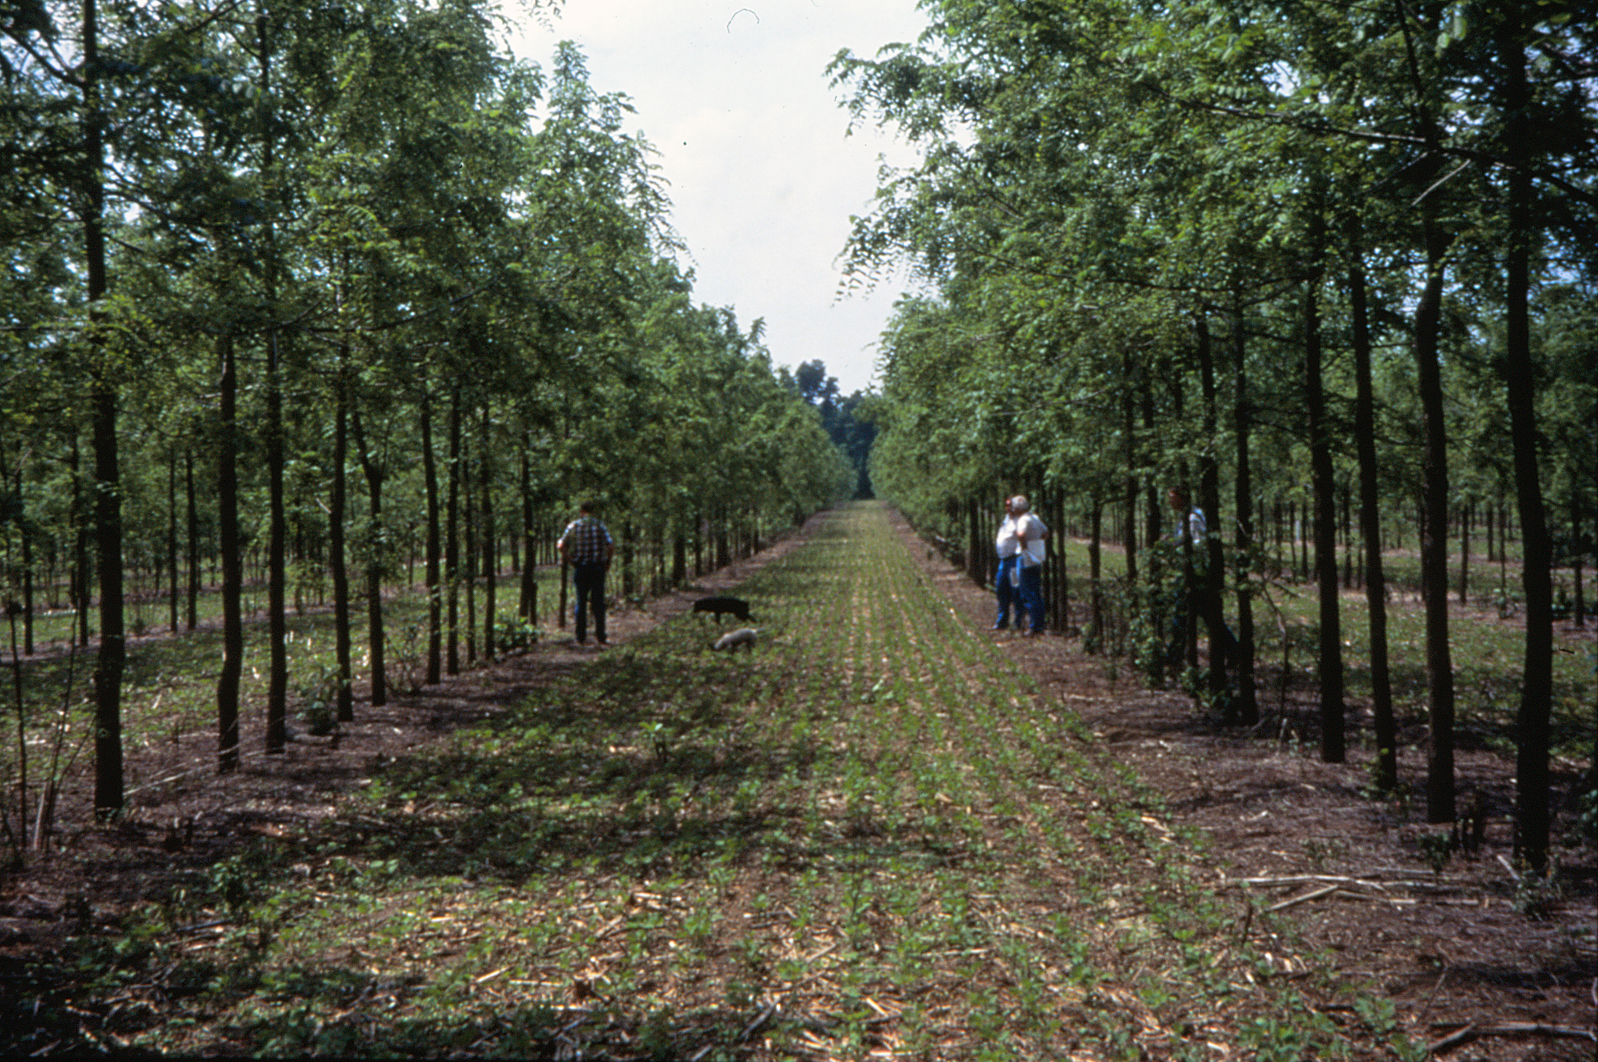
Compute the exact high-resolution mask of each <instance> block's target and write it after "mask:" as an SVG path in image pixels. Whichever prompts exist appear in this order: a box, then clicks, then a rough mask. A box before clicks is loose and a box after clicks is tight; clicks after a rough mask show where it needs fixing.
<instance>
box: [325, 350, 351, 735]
mask: <svg viewBox="0 0 1598 1062" xmlns="http://www.w3.org/2000/svg"><path fill="white" fill-rule="evenodd" d="M334 386H335V387H336V388H337V391H338V393H337V396H336V398H335V407H336V408H335V411H334V414H333V497H332V499H331V502H330V508H331V509H332V511H331V512H330V513H328V521H327V522H328V539H329V542H328V550H329V552H330V553H332V557H331V558H330V560H331V567H332V569H333V643H334V658H335V661H336V663H335V666H336V667H337V668H338V692H337V694H336V697H337V704H336V706H335V709H334V714H335V715H336V717H337V718H338V721H339V722H341V723H349V722H353V721H354V720H355V688H354V686H355V666H354V660H353V657H354V641H355V638H354V633H353V632H352V631H351V630H350V620H351V617H350V562H349V547H348V545H347V543H346V541H345V539H346V533H345V529H346V527H347V526H348V523H349V439H350V433H349V422H350V388H349V381H348V379H347V378H346V377H345V374H344V371H343V368H342V366H341V368H340V371H339V375H338V379H337V381H336V383H335V384H334Z"/></svg>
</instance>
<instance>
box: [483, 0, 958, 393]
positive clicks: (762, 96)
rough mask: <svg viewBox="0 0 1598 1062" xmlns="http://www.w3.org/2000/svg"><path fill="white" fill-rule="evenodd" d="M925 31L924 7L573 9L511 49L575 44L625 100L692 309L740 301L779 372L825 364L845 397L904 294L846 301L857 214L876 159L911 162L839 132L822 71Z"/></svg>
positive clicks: (905, 1)
mask: <svg viewBox="0 0 1598 1062" xmlns="http://www.w3.org/2000/svg"><path fill="white" fill-rule="evenodd" d="M925 25H926V20H925V18H924V16H923V15H922V14H921V13H920V12H919V11H917V10H916V4H915V0H566V3H565V11H564V12H563V14H562V15H561V16H560V17H558V18H556V19H553V20H551V24H550V25H549V26H548V27H547V28H546V27H544V26H540V25H538V24H537V23H536V22H535V21H534V20H532V19H527V20H526V22H525V23H524V26H523V33H522V35H521V37H520V38H518V39H515V40H513V41H512V42H511V45H512V48H513V50H514V51H515V53H516V54H517V56H518V57H519V58H523V59H528V60H533V61H536V62H538V63H539V64H541V65H543V66H545V67H548V66H549V64H550V60H551V58H552V56H553V55H554V49H555V44H556V43H557V42H558V41H560V40H571V41H575V42H576V43H577V45H578V46H579V47H580V48H581V49H582V51H583V54H584V55H585V56H586V57H587V60H588V74H589V83H590V84H591V85H592V86H593V88H594V90H595V91H597V92H605V93H608V92H620V93H623V94H625V95H627V96H629V97H631V99H632V103H633V106H634V107H635V108H636V109H637V113H636V114H635V115H632V116H631V118H632V121H631V122H630V123H629V126H628V131H629V132H635V133H642V134H643V136H644V137H645V139H647V140H648V141H649V142H650V143H651V144H653V145H654V147H655V148H656V149H657V150H658V151H659V152H660V155H659V157H658V159H657V162H658V163H659V165H660V167H661V170H660V174H661V176H662V177H664V178H665V180H666V181H667V182H669V184H668V187H667V189H666V192H667V195H668V196H669V197H670V198H671V202H672V217H673V219H674V222H675V226H676V229H677V232H678V234H679V235H680V236H681V237H682V239H683V241H684V243H686V244H687V247H688V256H689V257H688V258H687V259H686V260H685V261H684V262H683V263H682V264H683V266H684V267H685V268H691V269H693V271H694V298H695V301H696V302H700V303H705V304H708V305H711V306H718V307H719V306H731V307H733V309H734V311H735V312H736V314H737V316H738V323H739V325H740V326H741V327H742V328H744V329H745V330H746V331H747V330H748V328H749V326H750V325H751V324H752V323H753V322H754V321H755V319H756V318H764V319H765V321H766V337H765V342H766V345H767V347H768V348H769V349H770V351H771V356H772V360H773V362H774V363H776V364H778V365H787V366H790V367H792V366H796V365H798V364H800V363H801V362H806V361H813V360H815V359H817V358H819V359H821V361H823V362H825V363H826V366H827V372H828V374H829V375H831V376H835V377H837V379H838V385H839V388H840V389H841V391H842V392H843V393H844V394H845V395H847V394H851V393H853V392H854V391H857V390H864V389H866V388H867V387H869V386H871V385H872V382H873V379H874V372H875V364H876V360H877V349H876V342H877V339H878V337H879V335H880V334H881V332H882V328H883V326H884V325H885V324H886V323H887V320H888V315H889V314H890V312H891V311H892V307H893V301H894V299H895V298H896V297H897V296H898V294H899V290H900V287H901V286H902V285H901V284H900V283H899V282H897V281H896V280H891V279H890V280H889V281H888V282H887V283H885V284H883V285H882V286H880V287H879V288H878V289H876V290H875V291H874V292H872V293H871V294H869V295H865V294H853V295H843V296H840V295H839V294H838V287H839V281H840V279H841V272H840V265H841V260H840V254H841V252H842V250H843V247H844V242H845V241H846V240H847V238H848V235H849V218H850V215H854V214H864V213H866V212H867V211H868V210H869V207H870V202H871V198H872V195H873V194H874V193H875V191H876V187H877V167H878V159H879V156H882V155H884V154H886V155H887V156H888V158H889V159H890V160H891V161H893V162H895V163H897V164H904V163H906V162H907V161H909V160H910V159H911V157H912V156H911V154H910V152H909V150H908V148H907V147H906V146H905V145H903V144H902V143H898V142H896V141H894V140H893V139H892V138H891V137H888V136H884V135H882V134H879V133H878V132H877V131H876V130H875V129H863V130H857V131H856V133H855V134H854V135H853V136H846V135H845V134H846V132H847V131H848V125H849V117H848V114H847V113H846V112H845V111H844V110H843V109H842V108H840V107H839V106H838V105H837V102H838V96H837V94H835V93H834V91H833V90H832V89H831V88H829V86H828V81H829V79H828V77H827V76H826V73H825V71H826V67H827V64H828V63H829V62H830V61H831V60H832V57H833V56H834V55H836V54H837V53H838V51H839V50H840V49H843V48H848V49H849V50H851V51H853V52H854V53H855V54H856V55H860V56H866V57H870V56H874V55H875V54H876V51H877V49H878V48H880V47H881V46H882V45H884V44H889V43H893V42H913V41H914V40H915V39H916V37H917V36H918V35H919V34H920V32H921V30H922V29H923V28H924V27H925Z"/></svg>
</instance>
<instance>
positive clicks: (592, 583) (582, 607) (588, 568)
mask: <svg viewBox="0 0 1598 1062" xmlns="http://www.w3.org/2000/svg"><path fill="white" fill-rule="evenodd" d="M555 548H556V549H558V550H560V555H561V557H562V559H564V560H565V561H566V563H568V564H570V565H571V566H572V585H573V586H574V587H575V588H576V590H577V644H578V645H582V644H583V643H584V642H586V641H587V640H588V609H589V607H590V606H592V608H593V612H594V636H595V637H596V638H598V639H599V644H600V645H608V644H609V642H608V641H607V640H606V638H605V573H606V572H608V571H609V570H610V558H611V557H613V556H615V554H616V543H615V542H613V541H611V537H610V532H609V531H607V530H606V529H605V525H604V524H602V523H600V522H599V520H598V519H596V518H595V517H594V503H593V502H588V501H585V502H583V503H582V504H581V505H579V506H578V507H577V519H575V520H573V521H572V522H571V523H569V524H567V525H566V530H565V531H564V532H562V533H561V536H560V540H559V541H557V542H556V543H555Z"/></svg>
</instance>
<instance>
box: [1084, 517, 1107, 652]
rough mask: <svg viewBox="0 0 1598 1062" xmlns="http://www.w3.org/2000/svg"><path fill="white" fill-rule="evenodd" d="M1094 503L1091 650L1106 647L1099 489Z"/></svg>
mask: <svg viewBox="0 0 1598 1062" xmlns="http://www.w3.org/2000/svg"><path fill="white" fill-rule="evenodd" d="M1092 504H1093V510H1092V512H1090V513H1089V514H1088V595H1089V599H1090V600H1089V607H1088V630H1089V631H1091V632H1092V633H1091V634H1090V635H1089V637H1088V638H1087V639H1086V646H1085V647H1086V648H1087V649H1088V651H1090V652H1094V651H1101V650H1102V649H1103V648H1104V584H1103V580H1102V575H1103V559H1104V558H1103V535H1104V502H1103V501H1102V500H1101V499H1100V498H1099V494H1098V492H1097V491H1094V493H1093V503H1092Z"/></svg>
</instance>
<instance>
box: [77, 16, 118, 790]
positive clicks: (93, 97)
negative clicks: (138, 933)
mask: <svg viewBox="0 0 1598 1062" xmlns="http://www.w3.org/2000/svg"><path fill="white" fill-rule="evenodd" d="M98 20H99V13H98V10H97V8H96V6H95V0H84V3H83V67H82V69H83V81H82V86H83V115H84V144H83V146H84V159H83V171H82V178H83V193H84V196H83V199H84V203H83V240H84V259H85V263H84V264H85V271H86V274H87V276H86V280H87V282H88V283H87V292H86V294H87V295H88V300H89V304H90V305H91V306H92V305H95V304H96V303H98V302H99V301H100V300H101V299H103V298H105V296H106V295H107V294H108V293H109V292H110V287H111V285H110V274H109V273H108V271H107V265H106V241H105V220H104V219H105V172H104V171H105V127H106V117H105V111H104V109H103V108H102V106H101V89H102V86H101V83H100V74H101V64H100V58H99V56H100V50H99V49H100V44H99V24H98ZM90 343H91V345H92V347H93V352H92V354H91V357H92V358H93V362H94V367H93V369H92V379H91V381H90V402H91V409H92V411H93V413H92V418H93V426H92V432H93V445H94V480H95V483H94V534H95V546H96V550H97V552H98V553H99V562H100V652H99V655H98V656H97V657H96V660H95V665H94V706H95V707H94V726H95V732H94V764H95V766H94V809H95V812H96V814H97V815H99V816H100V817H108V816H110V815H114V814H115V813H117V812H118V811H120V810H121V809H122V805H123V802H124V794H123V784H122V672H123V669H124V668H125V667H126V663H127V643H126V630H125V628H124V617H123V607H122V484H121V480H120V472H119V470H118V452H117V391H116V387H115V385H114V384H113V382H112V381H111V378H110V372H109V370H108V369H106V368H105V367H104V366H103V365H102V364H101V358H100V357H99V356H98V355H99V353H100V352H101V351H102V350H103V348H104V345H105V339H104V336H103V335H102V334H101V333H100V331H99V329H98V328H93V327H91V329H90ZM85 604H87V602H85ZM85 612H87V609H86V608H85Z"/></svg>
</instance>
